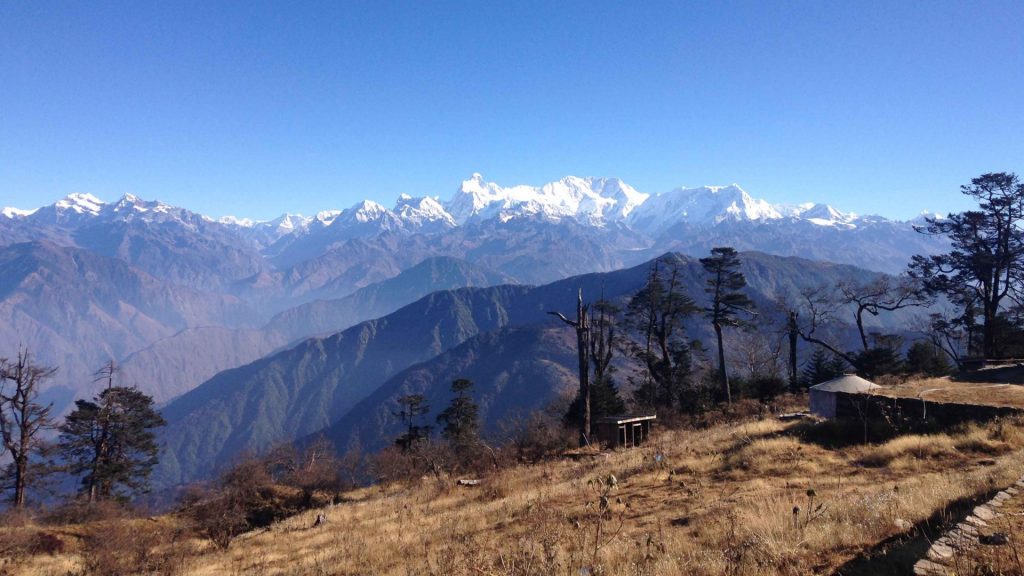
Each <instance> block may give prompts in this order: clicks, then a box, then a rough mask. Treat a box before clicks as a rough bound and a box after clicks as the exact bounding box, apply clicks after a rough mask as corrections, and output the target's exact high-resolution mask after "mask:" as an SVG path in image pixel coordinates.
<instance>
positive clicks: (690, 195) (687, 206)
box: [629, 184, 783, 235]
mask: <svg viewBox="0 0 1024 576" xmlns="http://www.w3.org/2000/svg"><path fill="white" fill-rule="evenodd" d="M782 217H783V215H782V213H781V212H780V211H779V210H778V209H777V208H776V207H775V206H773V205H771V204H769V203H768V202H766V201H764V200H759V199H755V198H752V197H751V196H750V194H747V192H746V191H745V190H743V189H742V188H740V187H739V186H738V185H736V184H732V185H729V186H701V187H700V188H676V189H675V190H672V191H670V192H665V193H663V194H657V195H655V196H652V197H650V198H649V199H648V200H647V201H646V202H644V203H643V204H641V205H640V206H639V207H638V208H637V209H636V210H634V211H633V213H632V214H631V215H630V218H629V224H630V226H633V227H634V228H637V229H639V230H642V231H645V232H648V233H650V234H653V235H658V234H660V233H662V232H664V231H665V230H667V229H668V228H669V227H671V226H673V225H675V224H679V223H687V224H698V225H714V224H718V223H720V222H724V221H767V220H777V219H779V218H782Z"/></svg>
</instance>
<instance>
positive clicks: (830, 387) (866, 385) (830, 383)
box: [811, 374, 881, 393]
mask: <svg viewBox="0 0 1024 576" xmlns="http://www.w3.org/2000/svg"><path fill="white" fill-rule="evenodd" d="M875 388H881V386H879V385H878V384H874V383H872V382H868V381H867V380H865V379H863V378H861V377H860V376H855V375H853V374H844V375H843V376H840V377H838V378H833V379H831V380H827V381H825V382H822V383H821V384H816V385H814V386H811V390H818V391H820V392H848V393H855V392H867V391H870V390H874V389H875Z"/></svg>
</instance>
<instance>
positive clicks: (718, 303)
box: [700, 246, 754, 404]
mask: <svg viewBox="0 0 1024 576" xmlns="http://www.w3.org/2000/svg"><path fill="white" fill-rule="evenodd" d="M700 263H701V265H702V266H704V270H705V272H707V273H708V280H707V286H706V287H705V288H704V291H705V292H706V293H707V294H708V296H709V297H710V299H711V302H710V303H709V304H708V306H707V308H705V309H704V314H705V315H706V316H707V319H708V320H710V321H711V326H712V327H713V328H714V329H715V338H716V339H717V341H718V379H719V383H720V384H721V386H722V388H723V389H724V390H725V399H726V401H727V402H728V403H730V404H732V390H730V389H729V372H728V370H726V365H725V346H724V345H723V343H722V328H724V327H728V326H733V327H735V326H739V325H740V319H739V315H740V313H743V314H747V315H753V310H754V302H753V301H751V300H750V298H748V297H747V295H746V294H744V293H743V292H740V290H742V289H743V287H744V286H746V285H747V279H746V278H745V277H744V276H743V272H741V271H740V256H739V254H738V253H737V252H736V250H734V249H733V248H730V247H728V246H725V247H720V248H712V249H711V256H708V257H707V258H701V259H700Z"/></svg>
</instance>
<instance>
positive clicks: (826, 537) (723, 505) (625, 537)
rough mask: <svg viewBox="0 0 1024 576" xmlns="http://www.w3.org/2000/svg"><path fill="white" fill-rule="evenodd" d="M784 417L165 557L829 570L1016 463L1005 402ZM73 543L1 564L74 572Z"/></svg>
mask: <svg viewBox="0 0 1024 576" xmlns="http://www.w3.org/2000/svg"><path fill="white" fill-rule="evenodd" d="M795 426H798V424H792V423H785V424H784V423H780V422H778V421H776V420H773V419H766V420H761V421H757V422H750V423H747V424H741V425H730V426H719V427H715V428H711V429H707V430H703V431H699V432H684V431H661V432H660V433H658V434H657V435H656V436H655V437H654V439H653V441H652V442H651V443H650V444H648V445H646V446H644V447H643V448H640V449H635V450H628V451H625V450H624V451H617V452H613V453H607V454H601V455H597V456H596V457H593V458H589V459H581V460H575V461H573V460H563V461H556V462H547V463H542V464H538V465H533V466H521V467H518V468H514V469H509V470H506V471H503V472H500V473H497V474H496V475H494V476H492V477H490V478H488V479H487V480H486V483H485V485H484V486H481V487H477V488H458V487H456V486H454V480H453V479H450V478H447V479H433V478H432V479H427V480H424V481H422V482H419V483H416V484H411V485H407V484H392V485H387V486H380V487H372V488H366V489H361V490H357V491H355V492H352V493H350V494H347V498H348V500H349V501H347V502H346V503H344V504H341V505H338V506H334V507H330V508H326V509H324V510H323V511H324V512H325V513H326V514H327V518H328V522H327V525H326V526H324V527H322V528H315V529H314V528H311V526H312V525H313V522H314V519H315V517H316V514H317V513H318V512H319V511H310V512H308V513H304V514H301V515H299V516H296V517H292V518H289V519H287V520H285V521H283V522H280V523H277V524H275V525H273V526H272V527H270V528H269V529H266V530H262V531H257V532H253V533H249V534H245V535H243V536H242V537H240V538H238V539H236V540H235V542H233V543H232V544H231V547H230V548H229V549H228V550H226V551H217V550H213V549H212V547H206V548H203V549H202V550H200V549H199V548H196V549H195V550H194V551H195V555H194V556H193V557H191V558H190V559H189V560H187V561H186V562H185V563H184V564H183V565H181V566H180V567H176V568H177V569H178V571H179V572H180V573H186V574H197V575H211V576H212V575H221V574H229V575H230V574H266V575H271V574H289V575H290V574H299V575H323V574H353V575H354V574H381V575H392V574H393V575H407V574H451V575H461V574H466V575H469V574H473V575H479V574H484V575H487V574H495V575H497V574H501V575H532V574H537V575H540V574H564V575H567V576H569V575H571V576H578V575H579V574H586V573H589V574H594V575H597V574H634V575H644V574H666V575H674V574H679V575H682V574H694V575H712V574H715V575H718V574H736V575H747V574H794V575H796V574H800V575H804V574H832V573H835V572H836V571H837V569H839V568H840V567H842V566H843V565H844V564H846V563H847V562H849V561H850V560H852V559H855V558H857V557H858V556H859V555H861V554H862V553H864V552H865V551H866V550H869V549H871V548H873V547H875V546H876V545H878V544H879V543H880V542H883V541H885V540H887V539H889V538H891V537H894V536H899V535H900V534H908V536H909V533H912V532H914V531H915V528H912V526H915V525H923V523H924V522H926V521H927V520H928V519H929V518H933V517H935V516H936V515H937V514H938V515H941V514H942V512H943V511H944V510H946V509H947V508H948V507H949V506H950V505H951V504H953V503H955V502H958V501H962V500H964V499H971V498H976V497H980V496H982V495H985V494H987V493H989V492H990V491H991V490H993V489H994V488H998V487H1003V486H1007V485H1009V484H1010V483H1012V482H1013V481H1014V480H1016V479H1017V478H1019V477H1020V475H1021V472H1022V471H1024V427H1022V423H1021V422H1020V421H1016V420H1015V421H1004V422H1001V423H999V424H994V425H989V426H971V427H966V428H963V429H959V430H956V431H953V432H950V433H947V434H933V435H926V436H904V437H900V438H896V439H893V440H891V441H889V442H886V443H884V444H881V445H878V446H852V447H848V448H837V449H826V448H823V447H822V446H820V445H818V444H815V443H812V442H809V441H804V440H801V438H806V437H807V434H808V429H807V425H806V424H804V425H803V427H804V430H803V435H800V436H798V435H796V434H795V433H794V427H795ZM813 432H814V430H813V427H812V428H811V429H810V434H811V435H813ZM612 475H614V476H615V478H616V482H615V483H614V485H611V484H609V482H608V480H609V477H610V476H612ZM14 530H24V529H14ZM76 550H77V549H70V550H69V551H68V552H67V553H66V554H64V555H57V556H53V557H46V556H37V557H32V558H29V559H27V560H25V561H22V562H20V563H19V565H18V566H17V567H14V568H12V565H10V564H8V565H7V566H6V567H5V568H6V569H8V570H10V571H11V573H12V574H19V575H21V574H24V575H41V574H65V573H68V572H69V571H70V572H71V573H74V572H75V571H76V570H79V569H80V568H81V566H82V564H81V561H80V559H79V558H77V557H76ZM199 552H202V553H199ZM69 567H70V568H69ZM0 571H2V569H0ZM844 573H847V572H844ZM866 573H872V572H866Z"/></svg>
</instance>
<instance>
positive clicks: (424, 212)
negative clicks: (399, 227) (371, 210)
mask: <svg viewBox="0 0 1024 576" xmlns="http://www.w3.org/2000/svg"><path fill="white" fill-rule="evenodd" d="M394 213H395V214H397V215H398V218H399V219H401V220H402V222H404V223H405V224H406V225H408V226H409V227H410V228H412V229H415V230H423V231H429V232H434V231H440V230H444V229H448V228H454V227H455V226H456V224H455V218H453V217H452V215H451V214H449V213H448V211H446V210H445V209H444V206H441V203H440V202H438V201H437V200H435V199H434V198H431V197H429V196H423V197H421V198H413V197H412V196H409V195H408V194H402V195H401V196H399V197H398V200H397V201H396V202H395V209H394Z"/></svg>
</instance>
